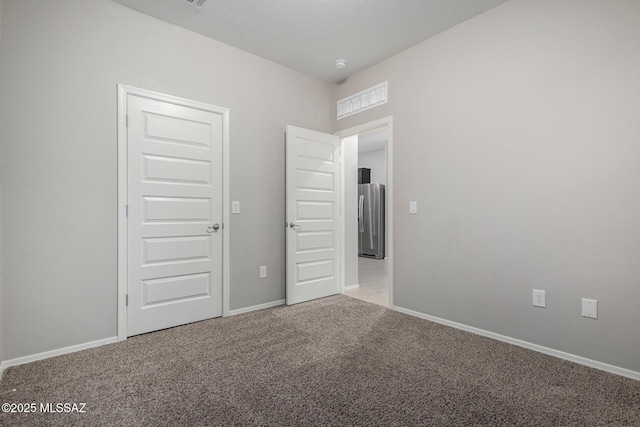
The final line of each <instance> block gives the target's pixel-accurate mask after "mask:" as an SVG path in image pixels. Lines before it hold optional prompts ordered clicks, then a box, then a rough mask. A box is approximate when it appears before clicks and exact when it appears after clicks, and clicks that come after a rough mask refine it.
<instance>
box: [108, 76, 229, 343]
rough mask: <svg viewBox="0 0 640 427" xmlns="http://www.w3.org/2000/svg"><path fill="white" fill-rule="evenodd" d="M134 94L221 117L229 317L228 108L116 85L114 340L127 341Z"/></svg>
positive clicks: (224, 300) (226, 312)
mask: <svg viewBox="0 0 640 427" xmlns="http://www.w3.org/2000/svg"><path fill="white" fill-rule="evenodd" d="M129 95H135V96H139V97H143V98H149V99H152V100H156V101H163V102H170V103H173V104H177V105H181V106H184V107H189V108H195V109H199V110H204V111H209V112H212V113H216V114H221V115H222V233H223V234H222V317H227V316H228V315H229V271H230V269H229V235H230V221H229V218H230V216H229V215H230V212H229V206H230V202H229V109H228V108H223V107H218V106H215V105H210V104H205V103H202V102H198V101H193V100H190V99H185V98H179V97H176V96H172V95H166V94H163V93H159V92H153V91H150V90H146V89H140V88H136V87H133V86H127V85H123V84H118V212H117V217H118V278H117V281H118V285H117V289H118V294H117V308H118V310H117V313H118V314H117V331H118V341H124V340H126V339H127V285H128V283H127V270H128V253H127V236H128V230H127V199H128V194H127V193H128V184H129V181H128V180H129V177H128V176H127V115H128V111H127V98H128V97H129Z"/></svg>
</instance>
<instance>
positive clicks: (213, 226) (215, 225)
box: [207, 224, 220, 233]
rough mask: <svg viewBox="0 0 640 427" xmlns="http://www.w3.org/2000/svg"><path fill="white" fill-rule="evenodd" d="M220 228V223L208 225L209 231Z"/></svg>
mask: <svg viewBox="0 0 640 427" xmlns="http://www.w3.org/2000/svg"><path fill="white" fill-rule="evenodd" d="M218 230H220V224H213V225H210V226H209V227H207V233H213V232H214V231H218Z"/></svg>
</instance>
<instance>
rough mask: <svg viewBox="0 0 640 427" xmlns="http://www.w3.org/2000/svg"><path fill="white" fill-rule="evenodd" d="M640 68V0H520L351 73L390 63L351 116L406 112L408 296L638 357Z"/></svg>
mask: <svg viewBox="0 0 640 427" xmlns="http://www.w3.org/2000/svg"><path fill="white" fill-rule="evenodd" d="M638 76H640V2H638V1H627V0H615V1H606V2H604V1H601V0H580V1H573V0H562V1H557V0H512V1H509V2H507V3H506V4H504V5H502V6H498V7H497V8H495V9H492V10H490V11H489V12H487V13H485V14H483V15H480V16H479V17H476V18H474V19H471V20H469V21H467V22H465V23H463V24H461V25H459V26H457V27H454V28H453V29H451V30H449V31H446V32H444V33H441V34H440V35H438V36H436V37H434V38H433V39H430V40H428V41H426V42H423V43H421V44H419V45H417V46H415V47H413V48H411V49H408V50H406V51H405V52H403V53H401V54H399V55H397V56H395V57H393V58H391V59H389V60H386V61H384V62H382V63H379V64H377V65H375V66H373V67H371V68H369V69H367V70H365V71H363V72H361V73H359V74H357V75H355V76H353V77H351V78H350V79H349V80H347V81H346V82H345V83H344V84H342V85H340V86H339V87H338V90H337V93H336V94H335V100H337V99H341V98H343V97H345V96H348V95H349V94H352V93H355V92H358V91H360V90H363V89H365V88H367V87H370V86H372V85H374V84H377V83H380V82H382V81H385V80H388V81H389V103H388V104H387V105H385V106H382V107H379V108H375V109H372V110H369V111H366V112H364V113H362V114H358V115H355V116H352V117H349V118H347V119H344V120H340V121H339V122H336V127H337V128H338V129H345V128H349V127H352V126H355V125H358V124H361V123H365V122H368V121H371V120H374V119H377V118H380V117H384V116H387V115H393V118H394V139H393V140H394V163H395V165H396V167H395V169H394V190H395V196H394V197H395V206H394V208H395V224H394V227H395V234H394V238H395V248H394V250H395V252H394V284H395V288H394V302H395V305H397V306H399V307H404V308H407V309H410V310H414V311H417V312H420V313H425V314H429V315H433V316H437V317H440V318H443V319H448V320H451V321H455V322H459V323H462V324H466V325H470V326H473V327H477V328H481V329H484V330H487V331H491V332H495V333H498V334H503V335H505V336H508V337H513V338H517V339H521V340H524V341H528V342H531V343H534V344H539V345H542V346H546V347H550V348H553V349H556V350H561V351H565V352H568V353H572V354H575V355H579V356H583V357H586V358H589V359H593V360H597V361H601V362H605V363H609V364H612V365H615V366H619V367H623V368H627V369H631V370H634V371H640V328H638V325H640V310H638V306H639V305H640V286H639V283H638V278H640V262H638V260H639V259H640V143H639V142H640V120H639V119H638V118H639V117H640V102H638V100H639V99H640V79H639V78H638ZM409 200H417V201H418V208H419V213H418V214H417V215H409V213H408V202H409ZM532 288H538V289H545V290H546V292H547V308H546V309H540V308H534V307H532V302H531V301H532V296H531V289H532ZM582 297H587V298H594V299H597V300H598V301H599V319H598V320H591V319H586V318H583V317H581V315H580V314H581V311H580V310H581V298H582Z"/></svg>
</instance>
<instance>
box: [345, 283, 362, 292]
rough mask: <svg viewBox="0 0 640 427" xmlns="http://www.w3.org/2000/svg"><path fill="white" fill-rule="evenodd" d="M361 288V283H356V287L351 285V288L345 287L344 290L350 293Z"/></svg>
mask: <svg viewBox="0 0 640 427" xmlns="http://www.w3.org/2000/svg"><path fill="white" fill-rule="evenodd" d="M359 287H360V283H356V284H355V285H349V286H345V287H344V290H345V292H346V291H350V290H352V289H358V288H359Z"/></svg>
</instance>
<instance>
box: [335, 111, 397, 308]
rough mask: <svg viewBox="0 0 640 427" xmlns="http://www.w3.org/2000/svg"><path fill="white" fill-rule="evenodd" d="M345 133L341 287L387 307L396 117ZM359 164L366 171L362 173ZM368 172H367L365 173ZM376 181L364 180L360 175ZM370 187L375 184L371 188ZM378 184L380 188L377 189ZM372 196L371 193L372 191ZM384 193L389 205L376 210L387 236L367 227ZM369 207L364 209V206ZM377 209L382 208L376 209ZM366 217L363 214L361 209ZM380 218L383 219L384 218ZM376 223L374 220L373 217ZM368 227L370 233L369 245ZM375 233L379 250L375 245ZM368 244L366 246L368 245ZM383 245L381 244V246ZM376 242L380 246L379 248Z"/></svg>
mask: <svg viewBox="0 0 640 427" xmlns="http://www.w3.org/2000/svg"><path fill="white" fill-rule="evenodd" d="M337 135H338V136H340V137H341V144H342V158H343V167H344V171H343V177H344V179H343V192H342V193H343V195H344V199H343V206H344V218H345V220H344V221H343V224H344V232H343V235H344V236H345V238H344V248H343V254H344V266H345V268H344V276H343V283H344V286H343V289H342V292H343V293H345V294H346V295H349V296H352V297H354V298H358V299H362V300H364V301H368V302H371V303H374V304H378V305H382V306H385V307H389V308H392V307H393V283H392V278H393V275H392V271H393V182H392V181H393V169H392V168H393V161H392V159H393V145H392V117H387V118H383V119H380V120H377V121H374V122H370V123H367V124H364V125H361V126H358V127H355V128H351V129H347V130H345V131H342V132H339V133H337ZM358 168H363V169H365V171H362V172H361V173H360V174H359V173H358ZM363 174H364V176H363ZM359 175H360V180H361V181H362V180H364V181H368V182H370V183H371V184H368V185H359V184H358V180H359ZM369 187H371V188H369ZM376 188H377V190H376ZM363 193H369V194H371V193H372V194H373V195H374V196H373V197H372V201H373V203H371V202H369V201H367V202H366V203H364V205H366V206H363V201H364V200H368V199H364V200H363ZM367 197H368V196H367ZM380 198H384V204H383V205H384V207H383V208H382V211H381V213H379V214H377V215H380V216H381V217H382V218H384V224H385V226H384V227H379V226H378V227H375V228H376V229H377V230H383V231H382V233H380V232H378V234H383V236H382V237H383V238H380V237H381V236H380V235H378V236H376V231H375V230H374V231H373V232H371V231H370V230H366V229H365V230H363V228H364V227H363V224H367V222H368V221H371V218H372V217H371V213H370V212H371V206H372V204H373V210H374V211H375V210H376V207H375V206H376V205H379V203H378V202H377V201H376V199H380ZM363 208H364V209H363ZM377 209H378V210H379V209H380V207H378V208H377ZM363 212H365V214H366V217H365V218H363V215H362V213H363ZM380 220H381V219H379V220H378V221H380ZM373 223H375V220H374V221H373ZM363 231H367V232H368V239H369V241H368V242H367V244H366V245H364V244H363V242H362V236H363V235H364V233H363ZM371 236H374V240H375V243H373V247H374V249H375V250H374V251H373V252H372V251H371V250H370V249H371V245H372V243H371ZM365 246H368V249H367V250H363V247H365ZM380 246H382V247H380ZM376 247H377V249H376Z"/></svg>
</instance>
